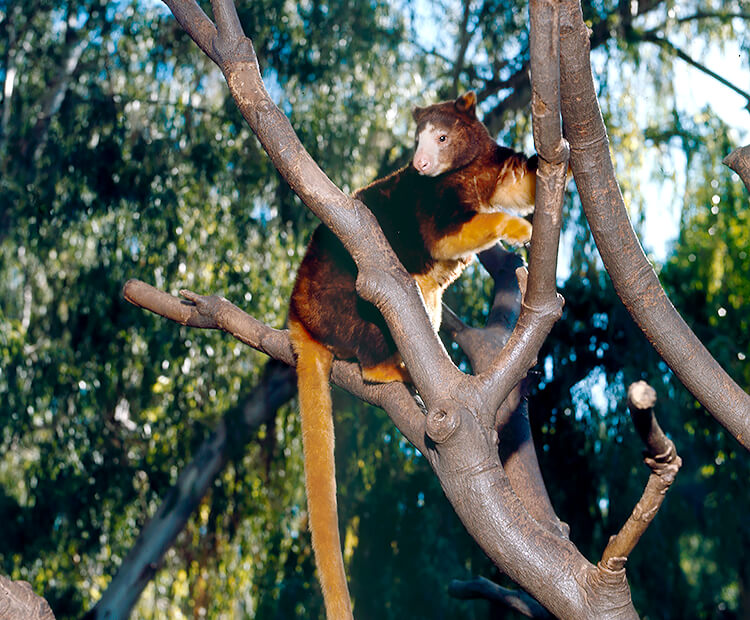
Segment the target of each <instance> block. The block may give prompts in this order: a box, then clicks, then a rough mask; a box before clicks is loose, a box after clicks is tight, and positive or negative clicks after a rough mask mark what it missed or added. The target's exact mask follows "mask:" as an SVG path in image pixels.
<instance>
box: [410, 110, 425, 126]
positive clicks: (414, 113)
mask: <svg viewBox="0 0 750 620" xmlns="http://www.w3.org/2000/svg"><path fill="white" fill-rule="evenodd" d="M425 110H427V108H420V107H419V106H418V105H415V106H414V107H413V108H412V110H411V115H412V117H414V120H415V121H417V124H419V119H420V118H421V117H422V115H423V114H424V113H425Z"/></svg>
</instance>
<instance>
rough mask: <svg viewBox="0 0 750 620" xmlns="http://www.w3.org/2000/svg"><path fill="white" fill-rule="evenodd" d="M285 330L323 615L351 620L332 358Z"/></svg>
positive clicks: (299, 329)
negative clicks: (293, 358) (293, 360)
mask: <svg viewBox="0 0 750 620" xmlns="http://www.w3.org/2000/svg"><path fill="white" fill-rule="evenodd" d="M289 330H290V338H291V341H292V346H293V347H294V351H295V353H296V354H297V386H298V389H299V407H300V414H301V418H302V446H303V449H304V456H305V487H306V490H307V512H308V518H309V523H310V532H311V534H312V544H313V550H314V552H315V564H316V565H317V567H318V578H319V579H320V586H321V589H322V590H323V600H324V602H325V607H326V617H327V618H328V620H351V619H352V618H353V616H352V605H351V601H350V599H349V590H348V588H347V585H346V573H345V572H344V558H343V555H342V553H341V541H340V539H339V519H338V514H337V510H336V471H335V464H334V440H333V407H332V404H331V389H330V386H329V383H328V380H329V376H330V373H331V364H332V363H333V354H332V353H331V352H330V351H329V350H328V349H327V348H326V347H324V346H323V345H322V344H320V343H319V342H318V341H317V340H315V339H314V338H313V337H312V336H311V335H310V334H309V333H308V331H307V330H306V329H305V328H304V327H303V326H302V325H301V324H300V323H299V322H298V321H296V320H295V319H293V318H290V321H289Z"/></svg>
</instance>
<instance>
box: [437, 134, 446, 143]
mask: <svg viewBox="0 0 750 620" xmlns="http://www.w3.org/2000/svg"><path fill="white" fill-rule="evenodd" d="M447 139H448V136H446V135H445V134H442V135H441V136H440V137H439V138H438V142H445V141H446V140H447Z"/></svg>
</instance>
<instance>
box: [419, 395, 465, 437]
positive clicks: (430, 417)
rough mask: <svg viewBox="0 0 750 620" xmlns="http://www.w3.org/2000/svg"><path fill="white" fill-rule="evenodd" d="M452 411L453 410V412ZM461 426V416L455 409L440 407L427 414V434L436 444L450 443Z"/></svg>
mask: <svg viewBox="0 0 750 620" xmlns="http://www.w3.org/2000/svg"><path fill="white" fill-rule="evenodd" d="M451 409H452V410H451ZM459 426H461V414H460V413H459V412H458V411H457V410H456V409H455V407H453V408H449V407H447V406H446V407H442V406H440V405H438V407H437V408H436V409H433V410H432V411H430V412H429V413H428V414H427V420H426V422H425V433H426V434H427V436H428V437H429V438H430V439H432V441H434V442H435V443H436V444H438V445H440V444H443V443H445V442H446V441H448V440H449V439H450V438H451V437H452V436H453V434H454V433H455V432H456V431H457V430H458V428H459Z"/></svg>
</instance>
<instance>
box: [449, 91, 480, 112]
mask: <svg viewBox="0 0 750 620" xmlns="http://www.w3.org/2000/svg"><path fill="white" fill-rule="evenodd" d="M454 105H455V106H456V110H458V111H459V112H461V113H463V114H466V115H468V116H471V117H473V118H476V116H477V95H476V93H475V92H474V91H473V90H470V91H469V92H468V93H465V94H463V95H461V96H460V97H459V98H458V99H456V101H455V102H454Z"/></svg>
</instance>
